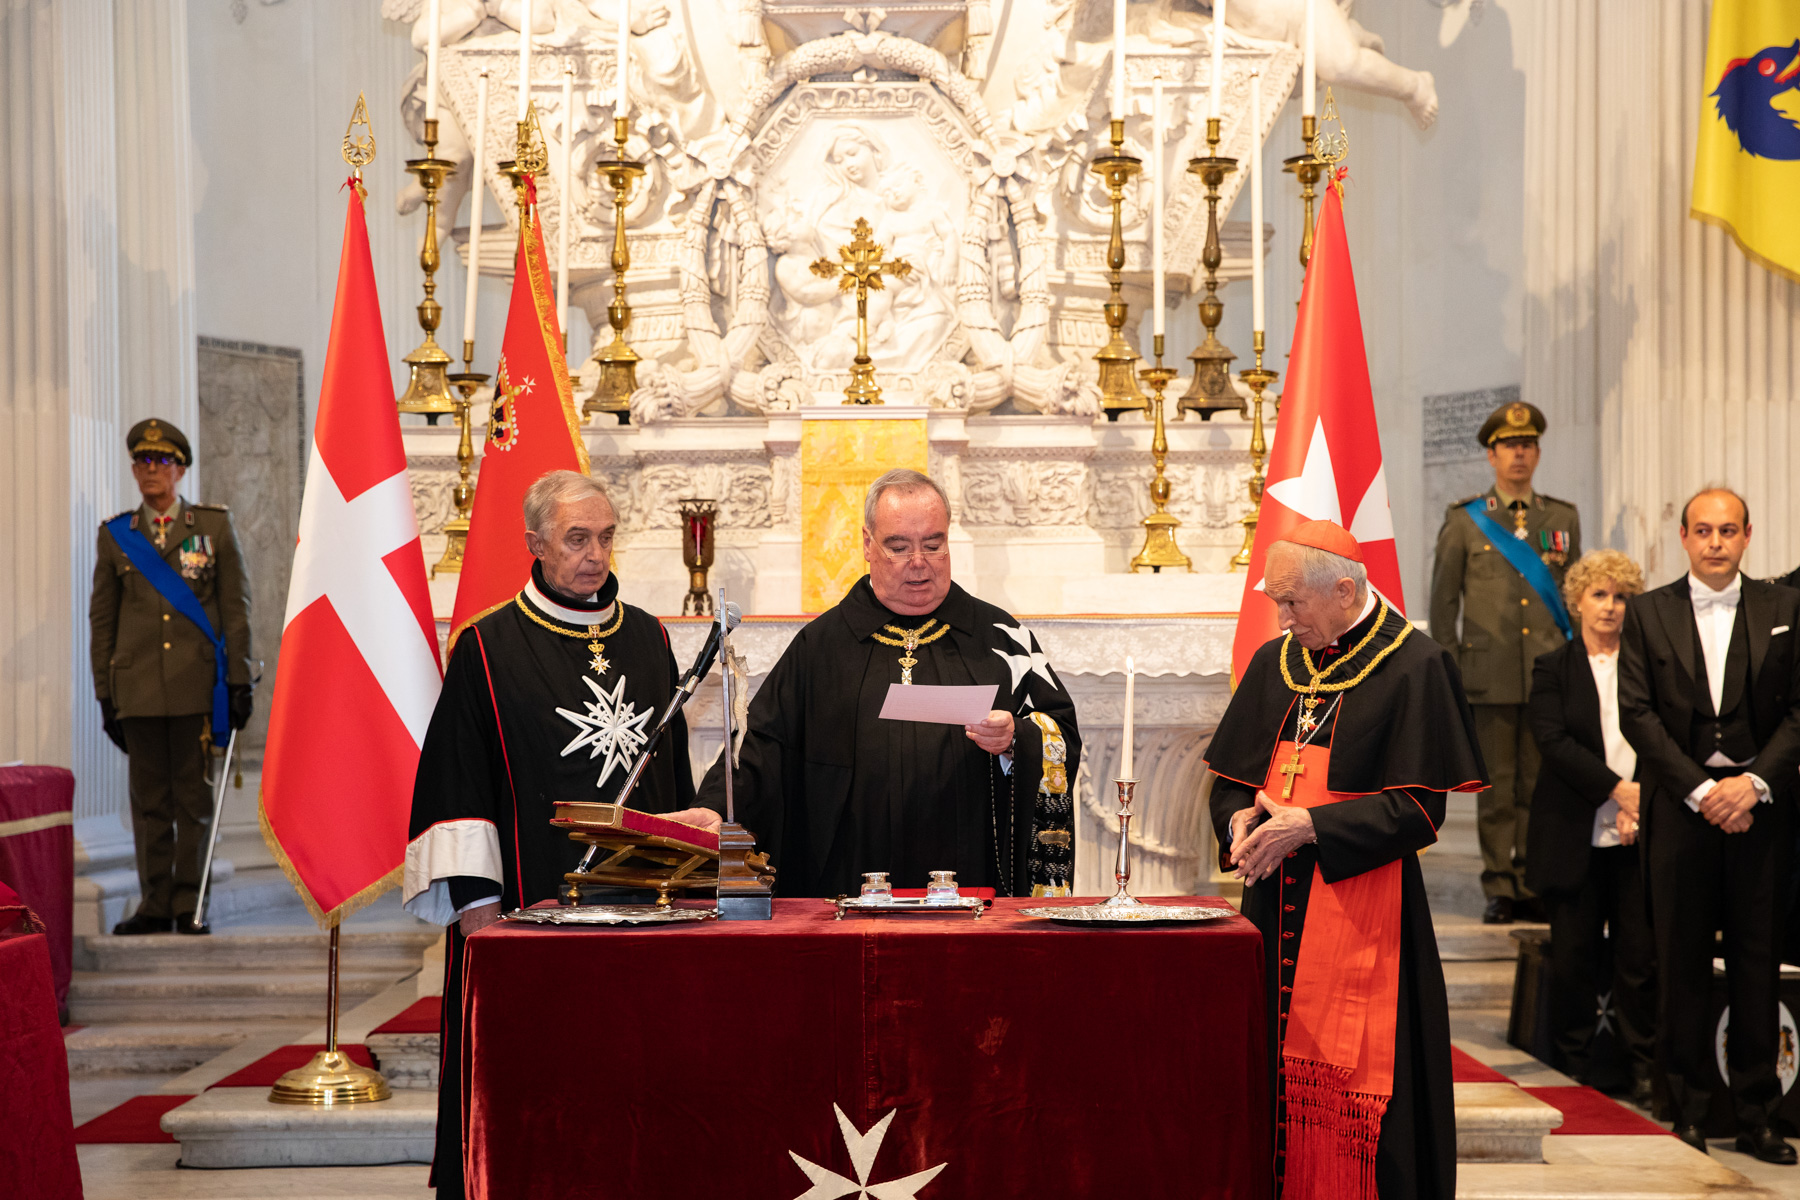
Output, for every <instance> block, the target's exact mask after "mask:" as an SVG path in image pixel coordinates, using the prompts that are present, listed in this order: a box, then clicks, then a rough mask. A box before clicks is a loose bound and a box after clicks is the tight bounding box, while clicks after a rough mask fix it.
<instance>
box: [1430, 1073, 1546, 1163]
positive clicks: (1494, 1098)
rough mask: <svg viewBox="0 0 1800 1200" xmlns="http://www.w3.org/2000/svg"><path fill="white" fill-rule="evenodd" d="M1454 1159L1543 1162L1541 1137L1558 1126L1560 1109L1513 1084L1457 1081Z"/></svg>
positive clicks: (1460, 1160)
mask: <svg viewBox="0 0 1800 1200" xmlns="http://www.w3.org/2000/svg"><path fill="white" fill-rule="evenodd" d="M1452 1086H1453V1087H1454V1088H1455V1091H1456V1161H1457V1162H1518V1163H1535V1162H1543V1161H1544V1137H1545V1135H1547V1134H1548V1133H1549V1132H1550V1131H1551V1130H1552V1129H1555V1128H1557V1127H1558V1126H1559V1125H1561V1124H1562V1123H1563V1115H1562V1112H1561V1110H1559V1109H1557V1108H1556V1107H1555V1106H1554V1105H1550V1104H1545V1103H1544V1102H1543V1101H1542V1100H1538V1099H1536V1098H1534V1097H1533V1096H1531V1095H1530V1094H1529V1093H1528V1092H1526V1091H1525V1090H1524V1089H1523V1088H1521V1087H1519V1086H1518V1085H1517V1084H1513V1083H1458V1084H1454V1085H1452Z"/></svg>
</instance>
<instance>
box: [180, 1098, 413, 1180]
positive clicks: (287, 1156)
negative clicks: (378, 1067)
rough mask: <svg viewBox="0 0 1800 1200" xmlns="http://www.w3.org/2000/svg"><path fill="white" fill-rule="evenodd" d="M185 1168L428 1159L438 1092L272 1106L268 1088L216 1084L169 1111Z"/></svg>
mask: <svg viewBox="0 0 1800 1200" xmlns="http://www.w3.org/2000/svg"><path fill="white" fill-rule="evenodd" d="M162 1127H163V1130H164V1132H166V1133H170V1134H173V1135H174V1137H175V1138H176V1140H178V1141H179V1142H180V1143H181V1165H182V1166H184V1167H214V1168H218V1167H236V1168H243V1167H329V1166H373V1165H375V1164H378V1163H428V1162H430V1161H431V1155H432V1150H433V1148H434V1145H435V1141H436V1133H437V1093H436V1092H426V1091H395V1092H394V1093H393V1095H392V1096H391V1097H389V1098H388V1099H386V1100H382V1101H379V1102H377V1103H374V1104H353V1105H338V1106H334V1107H328V1108H310V1107H305V1106H302V1105H295V1104H271V1103H270V1102H269V1090H268V1089H267V1088H212V1089H210V1090H208V1091H205V1092H202V1093H200V1094H199V1095H198V1096H196V1097H194V1098H193V1099H192V1100H189V1101H188V1102H187V1103H186V1104H183V1105H181V1106H180V1107H178V1108H174V1109H171V1110H169V1112H167V1113H165V1114H164V1115H163V1119H162Z"/></svg>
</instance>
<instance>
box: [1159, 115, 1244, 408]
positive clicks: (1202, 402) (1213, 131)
mask: <svg viewBox="0 0 1800 1200" xmlns="http://www.w3.org/2000/svg"><path fill="white" fill-rule="evenodd" d="M1206 150H1207V153H1206V157H1204V158H1194V159H1189V160H1188V168H1187V169H1188V171H1189V172H1190V173H1192V174H1194V175H1198V176H1199V177H1200V182H1201V183H1203V184H1205V185H1206V249H1204V250H1203V251H1201V253H1200V262H1201V264H1202V265H1204V266H1205V267H1206V295H1205V296H1204V297H1202V298H1201V300H1200V324H1202V325H1204V326H1205V327H1206V337H1205V339H1204V340H1202V341H1201V343H1200V347H1199V349H1197V350H1195V351H1194V352H1193V353H1192V354H1190V355H1188V359H1189V360H1190V361H1191V362H1192V363H1193V364H1194V382H1193V383H1192V384H1191V385H1189V387H1188V390H1187V393H1186V394H1185V395H1183V396H1182V397H1181V399H1180V400H1179V401H1178V402H1177V403H1176V405H1175V414H1176V416H1175V419H1176V420H1178V421H1179V420H1181V419H1182V418H1183V417H1185V416H1186V415H1187V414H1188V413H1190V412H1196V413H1199V414H1200V419H1201V420H1202V421H1210V420H1212V415H1213V414H1214V413H1216V412H1225V411H1227V410H1228V409H1236V410H1237V411H1239V412H1242V411H1243V408H1244V402H1243V400H1242V399H1241V398H1239V396H1238V394H1237V389H1236V388H1234V387H1232V386H1231V363H1232V360H1233V359H1235V358H1236V357H1237V355H1235V354H1233V353H1232V352H1231V351H1230V350H1229V349H1227V348H1226V346H1225V343H1223V342H1221V341H1220V340H1219V334H1218V328H1219V321H1220V320H1221V319H1223V317H1224V316H1225V304H1224V302H1223V301H1221V300H1220V299H1219V264H1220V263H1222V262H1224V261H1225V254H1224V251H1223V250H1222V249H1221V248H1220V246H1219V186H1220V185H1221V184H1223V183H1224V182H1225V177H1226V176H1227V175H1229V174H1231V173H1232V172H1233V171H1235V170H1237V159H1235V158H1224V157H1221V156H1220V154H1219V118H1218V117H1208V118H1207V119H1206Z"/></svg>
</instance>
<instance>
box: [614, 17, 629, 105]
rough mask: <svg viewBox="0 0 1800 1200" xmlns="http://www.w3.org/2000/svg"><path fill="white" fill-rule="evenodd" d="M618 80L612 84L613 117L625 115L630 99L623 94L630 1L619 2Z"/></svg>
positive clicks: (627, 49) (626, 63) (626, 62)
mask: <svg viewBox="0 0 1800 1200" xmlns="http://www.w3.org/2000/svg"><path fill="white" fill-rule="evenodd" d="M618 58H619V78H618V81H617V83H615V84H614V91H613V116H614V118H618V117H622V116H624V115H625V106H626V105H627V104H628V103H630V98H629V97H628V96H627V95H626V94H625V68H626V66H627V65H628V64H629V63H630V62H631V0H619V55H618Z"/></svg>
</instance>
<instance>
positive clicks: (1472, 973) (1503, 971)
mask: <svg viewBox="0 0 1800 1200" xmlns="http://www.w3.org/2000/svg"><path fill="white" fill-rule="evenodd" d="M1514 969H1515V966H1514V964H1513V963H1512V962H1483V961H1476V962H1458V961H1446V962H1445V963H1444V991H1445V992H1446V994H1448V996H1449V998H1450V1007H1451V1008H1452V1009H1463V1008H1498V1009H1505V1008H1507V1007H1508V1006H1510V1005H1511V1004H1512V989H1513V971H1514Z"/></svg>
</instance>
